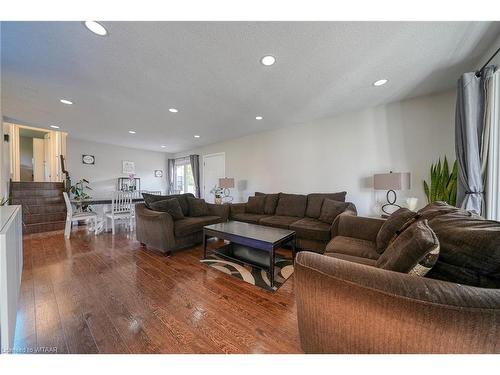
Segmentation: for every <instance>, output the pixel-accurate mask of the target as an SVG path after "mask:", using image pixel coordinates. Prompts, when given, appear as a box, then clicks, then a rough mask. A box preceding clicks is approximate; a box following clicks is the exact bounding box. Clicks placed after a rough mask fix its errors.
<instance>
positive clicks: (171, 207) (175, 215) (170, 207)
mask: <svg viewBox="0 0 500 375" xmlns="http://www.w3.org/2000/svg"><path fill="white" fill-rule="evenodd" d="M149 207H150V208H151V209H152V210H154V211H160V212H166V213H168V214H169V215H170V216H172V219H174V220H179V219H184V214H183V213H182V208H181V205H180V204H179V201H178V200H177V199H175V198H173V199H164V200H162V201H156V202H152V203H150V204H149Z"/></svg>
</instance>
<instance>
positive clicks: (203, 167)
mask: <svg viewBox="0 0 500 375" xmlns="http://www.w3.org/2000/svg"><path fill="white" fill-rule="evenodd" d="M214 156H223V157H224V177H226V153H225V152H215V153H212V154H206V155H203V157H202V158H203V163H202V170H201V174H202V177H201V180H202V181H203V189H201V192H202V198H203V199H206V195H205V186H206V184H205V160H206V159H208V158H211V157H214Z"/></svg>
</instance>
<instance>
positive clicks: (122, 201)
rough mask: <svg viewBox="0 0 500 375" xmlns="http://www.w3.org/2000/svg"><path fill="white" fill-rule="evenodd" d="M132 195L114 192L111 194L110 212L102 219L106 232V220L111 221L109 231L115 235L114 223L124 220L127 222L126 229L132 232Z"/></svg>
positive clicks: (124, 192)
mask: <svg viewBox="0 0 500 375" xmlns="http://www.w3.org/2000/svg"><path fill="white" fill-rule="evenodd" d="M132 195H133V193H131V192H126V191H115V192H114V193H113V200H112V201H111V211H110V212H107V213H106V214H105V217H104V221H105V228H106V231H108V218H109V219H111V231H112V233H113V234H115V221H117V220H126V221H128V225H127V227H128V229H129V230H132V214H133V207H132Z"/></svg>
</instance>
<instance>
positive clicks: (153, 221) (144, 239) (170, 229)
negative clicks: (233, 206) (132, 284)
mask: <svg viewBox="0 0 500 375" xmlns="http://www.w3.org/2000/svg"><path fill="white" fill-rule="evenodd" d="M188 197H192V198H194V195H193V194H190V193H188V194H178V195H166V196H153V197H152V198H151V197H150V198H151V200H154V201H161V200H167V199H177V200H178V202H179V205H180V206H181V209H182V213H183V215H184V216H185V217H184V218H182V219H179V220H174V218H173V217H172V215H170V214H169V213H167V212H159V211H154V210H151V209H149V208H148V207H147V206H146V204H145V203H139V204H136V206H135V218H136V235H137V240H138V241H139V242H141V244H143V245H146V246H147V247H149V248H152V249H156V250H159V251H162V252H165V253H170V252H171V251H175V250H179V249H182V248H185V247H189V246H193V245H196V244H199V243H201V242H202V240H203V227H204V226H205V225H209V224H215V223H221V222H225V221H227V220H228V217H229V206H228V205H216V204H210V203H206V205H207V208H208V214H207V215H204V216H196V217H192V216H190V212H189V204H188Z"/></svg>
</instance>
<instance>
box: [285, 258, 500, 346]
mask: <svg viewBox="0 0 500 375" xmlns="http://www.w3.org/2000/svg"><path fill="white" fill-rule="evenodd" d="M294 269H295V272H294V281H295V293H296V299H297V316H298V323H299V332H300V338H301V344H302V349H303V350H304V351H305V352H306V353H495V352H496V353H498V352H499V351H500V290H499V289H483V288H476V287H471V286H464V285H460V284H455V283H450V282H446V281H440V280H433V279H429V278H423V277H418V276H411V275H408V274H403V273H398V272H392V271H387V270H382V269H379V268H376V267H373V266H367V265H362V264H358V263H354V262H349V261H345V260H341V259H336V258H332V257H327V256H324V255H319V254H315V253H310V252H301V253H299V254H298V255H297V258H296V260H295V265H294Z"/></svg>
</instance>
